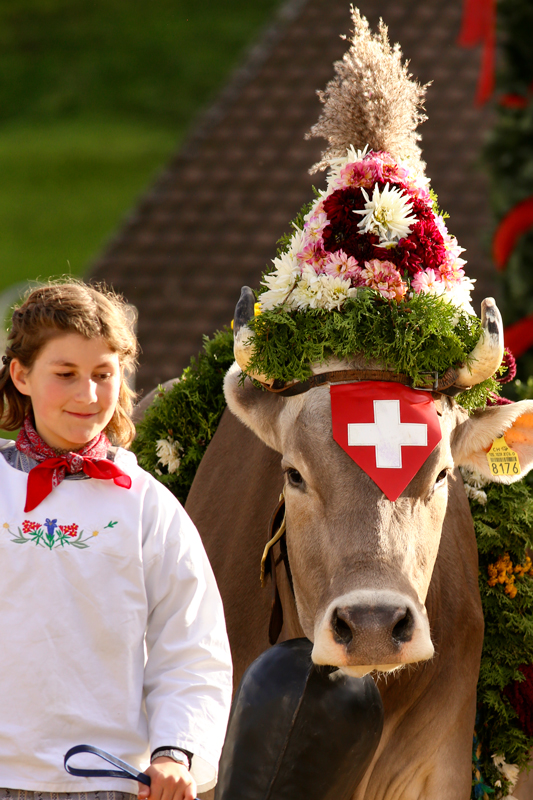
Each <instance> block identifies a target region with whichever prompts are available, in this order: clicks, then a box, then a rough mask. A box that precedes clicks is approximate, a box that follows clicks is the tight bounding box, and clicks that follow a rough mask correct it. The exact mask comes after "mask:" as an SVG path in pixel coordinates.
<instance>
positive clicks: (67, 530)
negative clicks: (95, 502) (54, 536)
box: [59, 525, 78, 536]
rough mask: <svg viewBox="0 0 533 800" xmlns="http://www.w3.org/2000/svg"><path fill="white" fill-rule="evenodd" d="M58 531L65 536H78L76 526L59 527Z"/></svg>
mask: <svg viewBox="0 0 533 800" xmlns="http://www.w3.org/2000/svg"><path fill="white" fill-rule="evenodd" d="M59 530H60V531H61V533H63V534H64V535H65V536H77V535H78V525H59Z"/></svg>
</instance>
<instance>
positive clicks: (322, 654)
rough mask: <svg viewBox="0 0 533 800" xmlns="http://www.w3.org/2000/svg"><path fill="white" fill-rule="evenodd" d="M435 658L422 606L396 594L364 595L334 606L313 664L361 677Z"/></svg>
mask: <svg viewBox="0 0 533 800" xmlns="http://www.w3.org/2000/svg"><path fill="white" fill-rule="evenodd" d="M433 653H434V648H433V644H432V642H431V636H430V632H429V624H428V620H427V615H426V613H425V609H424V607H423V606H419V605H418V604H417V603H415V602H413V600H411V598H409V597H406V596H405V595H402V594H396V593H394V592H380V591H372V590H361V591H356V592H351V593H350V594H347V595H343V596H342V597H340V598H337V599H336V600H335V601H334V602H333V603H331V604H330V605H329V607H328V609H327V611H326V614H325V615H324V617H323V618H322V621H321V623H320V624H319V625H318V626H317V629H316V631H315V642H314V648H313V661H314V662H315V663H316V664H328V665H331V666H336V667H340V668H341V669H343V670H344V671H345V672H347V673H348V674H350V675H356V676H358V677H361V676H362V675H366V673H368V672H371V671H372V670H379V671H381V672H388V671H390V670H392V669H397V668H398V667H400V666H402V665H403V664H411V663H413V662H416V661H425V660H427V659H428V658H431V657H432V656H433Z"/></svg>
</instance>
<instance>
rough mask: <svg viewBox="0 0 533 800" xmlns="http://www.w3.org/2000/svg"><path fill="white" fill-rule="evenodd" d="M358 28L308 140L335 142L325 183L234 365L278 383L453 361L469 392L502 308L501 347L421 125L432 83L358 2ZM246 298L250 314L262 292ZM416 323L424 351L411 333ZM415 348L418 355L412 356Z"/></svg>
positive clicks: (265, 290) (285, 249)
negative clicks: (440, 191) (326, 370)
mask: <svg viewBox="0 0 533 800" xmlns="http://www.w3.org/2000/svg"><path fill="white" fill-rule="evenodd" d="M352 20H353V25H354V32H353V37H352V40H351V44H350V48H349V50H348V52H347V53H346V54H345V56H344V58H343V59H342V61H339V62H337V63H336V64H335V72H336V76H335V78H334V79H333V80H332V81H331V82H330V83H329V84H328V86H327V87H326V90H325V91H324V92H321V93H319V97H320V99H321V101H322V103H323V105H324V108H323V111H322V114H321V116H320V119H319V121H318V122H317V124H316V125H315V126H314V127H313V128H312V129H311V131H310V133H309V134H308V136H321V137H324V138H326V139H327V140H328V142H329V146H328V148H327V149H326V151H325V152H324V153H323V154H322V159H321V161H320V162H319V163H318V164H316V165H315V167H314V168H313V169H314V170H315V171H316V170H317V169H325V168H327V169H328V178H327V188H326V189H325V190H324V191H321V192H317V196H316V198H315V200H314V201H313V202H312V203H311V204H310V205H309V206H308V207H307V208H306V209H305V210H304V213H303V214H301V215H300V217H299V218H298V220H297V221H296V222H295V223H293V233H292V235H291V236H290V237H286V239H285V241H284V242H283V246H282V248H281V249H280V251H279V252H278V255H277V257H276V258H275V259H274V261H273V264H274V269H273V270H272V271H271V272H268V273H267V274H265V275H264V277H263V281H262V288H261V290H260V294H259V302H260V309H261V312H262V313H261V316H260V317H257V318H256V319H255V321H252V322H250V325H249V327H248V326H247V325H245V328H244V330H241V331H240V333H239V331H237V334H236V350H235V352H236V358H237V360H238V362H239V364H240V365H241V367H242V368H243V370H244V371H246V372H247V373H248V374H250V375H251V376H252V377H255V378H258V379H259V380H260V381H261V382H263V383H265V384H267V385H271V384H272V382H273V381H274V380H276V379H277V380H278V382H279V381H285V382H287V381H293V380H302V379H303V378H304V376H305V375H309V374H310V373H311V372H312V371H313V372H316V369H315V367H317V366H318V367H320V364H321V363H324V362H325V361H327V360H328V359H331V358H332V357H334V358H337V359H346V357H347V356H348V355H350V353H351V354H352V355H353V354H354V353H356V352H358V353H362V354H363V355H365V356H366V357H367V358H368V359H374V360H378V361H380V362H381V363H383V364H385V365H386V366H388V367H392V368H393V369H396V370H397V371H400V372H405V373H407V374H408V375H409V376H410V377H411V378H412V380H413V382H414V383H415V384H420V382H421V380H420V373H421V372H424V371H426V372H427V371H430V372H433V371H443V370H444V369H445V368H446V367H445V364H446V365H447V366H449V365H450V357H451V358H452V363H454V364H457V365H461V366H459V372H460V371H461V369H462V370H463V371H464V370H466V372H467V373H468V374H460V375H459V381H458V382H457V381H456V385H457V387H461V388H467V387H470V386H472V385H474V384H475V383H479V382H481V381H484V380H485V379H487V378H488V377H489V376H492V375H493V373H494V372H495V371H496V369H497V368H498V367H499V365H500V362H501V357H502V352H503V342H502V337H501V320H500V317H499V312H498V311H497V309H496V307H495V305H494V303H493V301H492V302H491V301H485V306H484V309H485V310H486V309H488V308H489V307H490V309H491V314H490V316H491V318H492V317H494V318H495V319H496V317H497V327H498V336H497V337H496V339H494V340H493V341H489V340H490V337H489V336H488V334H487V335H485V334H482V329H481V326H480V325H479V320H478V319H477V317H475V315H474V311H473V308H472V306H471V303H470V294H471V291H472V289H473V281H472V280H471V279H469V278H468V277H467V276H466V275H465V271H464V265H465V263H466V262H465V261H464V260H463V259H462V258H461V253H462V252H463V249H462V248H461V247H459V245H458V243H457V240H456V238H455V237H454V236H452V235H451V234H450V233H449V232H448V230H447V227H446V222H445V219H446V216H447V215H445V214H443V213H442V212H441V211H440V209H439V208H438V204H437V198H436V196H435V194H434V193H433V192H432V191H431V190H430V189H429V180H428V178H426V176H425V174H424V168H425V165H424V162H423V161H422V160H421V152H420V148H419V146H418V144H417V141H418V139H419V138H420V137H419V134H418V133H417V132H416V129H417V126H418V124H419V123H420V122H422V121H423V120H424V119H425V118H426V117H425V116H424V115H423V113H422V111H421V107H422V102H423V99H424V95H425V91H426V87H425V86H421V85H420V84H419V83H417V82H416V81H415V80H414V79H413V78H412V76H411V75H410V74H409V72H408V69H407V65H406V64H403V63H402V54H401V50H400V48H399V46H398V45H395V46H394V47H391V45H390V44H389V41H388V38H387V28H386V27H385V25H384V24H383V23H382V22H381V23H380V27H379V31H378V33H377V34H376V35H373V34H372V33H371V31H370V29H369V25H368V22H367V20H366V19H365V18H364V17H362V16H361V14H360V13H359V11H358V10H357V9H354V8H352ZM487 303H488V305H487ZM246 304H247V306H249V307H251V306H250V297H249V298H248V300H247V301H246ZM386 309H388V310H386ZM404 312H405V313H404ZM369 315H370V318H371V319H370V321H369V319H368V317H369ZM402 315H403V316H402ZM410 315H414V316H410ZM239 316H242V312H241V314H240V315H239ZM484 316H486V315H485V311H483V313H482V317H484ZM377 317H380V319H379V325H376V324H375V322H376V318H377ZM415 319H416V321H417V323H418V327H417V331H418V333H419V334H420V335H419V337H418V346H416V345H415V344H414V340H413V339H412V338H410V334H411V333H412V331H411V330H410V329H411V328H413V322H414V321H415ZM247 321H248V320H247V319H244V320H241V322H240V324H241V325H242V322H245V323H246V322H247ZM482 322H485V326H486V325H487V324H488V323H487V320H486V319H482ZM365 325H366V327H365ZM391 325H392V328H394V331H393V337H394V339H395V340H396V345H397V346H396V349H395V346H394V343H393V342H391V341H390V334H391V330H390V326H391ZM283 326H285V328H286V330H285V331H284V330H283ZM354 326H355V327H357V328H358V330H359V333H360V334H361V335H360V336H359V337H358V336H357V332H356V331H354ZM415 328H416V326H415ZM365 331H367V333H366V334H364V335H363V333H364V332H365ZM368 331H371V334H370V335H369V334H368ZM483 336H485V339H487V341H486V345H490V346H489V350H490V353H488V360H487V358H486V356H487V353H484V354H483V361H485V362H486V363H485V364H484V368H483V372H482V374H480V375H474V376H472V375H471V374H470V372H471V371H470V367H471V362H472V359H471V355H472V352H471V351H472V349H473V347H474V346H475V345H476V343H478V344H479V340H480V339H481V338H482V337H483ZM387 337H388V339H387ZM406 337H407V338H406ZM431 337H433V338H431ZM409 342H410V345H409ZM421 344H423V346H420V345H421ZM408 345H409V346H408ZM411 345H412V346H414V347H415V349H416V350H417V351H418V352H419V356H417V357H412V358H411V359H409V357H406V353H405V350H406V347H407V349H408V350H412V349H413V347H412V346H411ZM350 348H351V349H350ZM422 382H423V381H422ZM489 388H490V389H493V388H494V386H493V385H492V384H491V385H490V387H487V391H488V390H489Z"/></svg>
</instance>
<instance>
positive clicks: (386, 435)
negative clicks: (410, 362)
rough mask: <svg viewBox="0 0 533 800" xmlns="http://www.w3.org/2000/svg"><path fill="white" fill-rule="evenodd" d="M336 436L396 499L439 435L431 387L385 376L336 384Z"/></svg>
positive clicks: (333, 401)
mask: <svg viewBox="0 0 533 800" xmlns="http://www.w3.org/2000/svg"><path fill="white" fill-rule="evenodd" d="M330 394H331V418H332V426H333V438H334V439H335V441H336V442H337V444H339V445H340V446H341V447H342V449H343V450H344V451H345V452H346V453H348V455H349V456H350V458H352V459H353V460H354V461H355V462H356V463H357V464H358V465H359V466H360V467H361V469H363V470H364V471H365V472H366V473H367V475H369V476H370V477H371V478H372V480H373V481H374V482H375V483H376V484H377V485H378V486H379V488H380V489H381V490H382V491H383V492H384V493H385V494H386V496H387V497H388V498H389V500H396V499H397V498H398V497H399V496H400V494H401V493H402V492H403V490H404V489H405V488H406V486H407V485H408V483H410V481H411V480H412V479H413V478H414V476H415V475H416V473H417V472H418V470H419V469H420V467H421V466H422V464H423V463H424V462H425V461H426V459H427V458H428V456H429V455H430V454H431V453H432V452H433V450H434V449H435V447H436V446H437V444H438V443H439V441H440V439H441V430H440V424H439V420H438V416H437V411H436V409H435V404H434V402H433V399H432V397H431V395H430V394H429V393H428V392H419V391H415V390H414V389H409V388H408V387H407V386H403V385H402V384H397V383H389V382H385V381H363V382H361V383H348V384H340V385H333V386H331V387H330Z"/></svg>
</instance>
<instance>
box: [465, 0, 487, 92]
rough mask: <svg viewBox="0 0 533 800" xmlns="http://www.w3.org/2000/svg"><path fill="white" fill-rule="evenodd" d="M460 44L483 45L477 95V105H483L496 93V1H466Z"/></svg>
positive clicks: (467, 45) (469, 45)
mask: <svg viewBox="0 0 533 800" xmlns="http://www.w3.org/2000/svg"><path fill="white" fill-rule="evenodd" d="M459 44H460V45H462V46H463V47H472V46H475V45H477V44H483V54H482V57H481V73H480V76H479V81H478V86H477V93H476V103H477V105H483V103H485V102H486V101H487V100H488V99H489V97H490V96H491V94H492V92H493V91H494V57H495V50H496V0H466V2H465V5H464V9H463V22H462V26H461V32H460V34H459Z"/></svg>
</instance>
